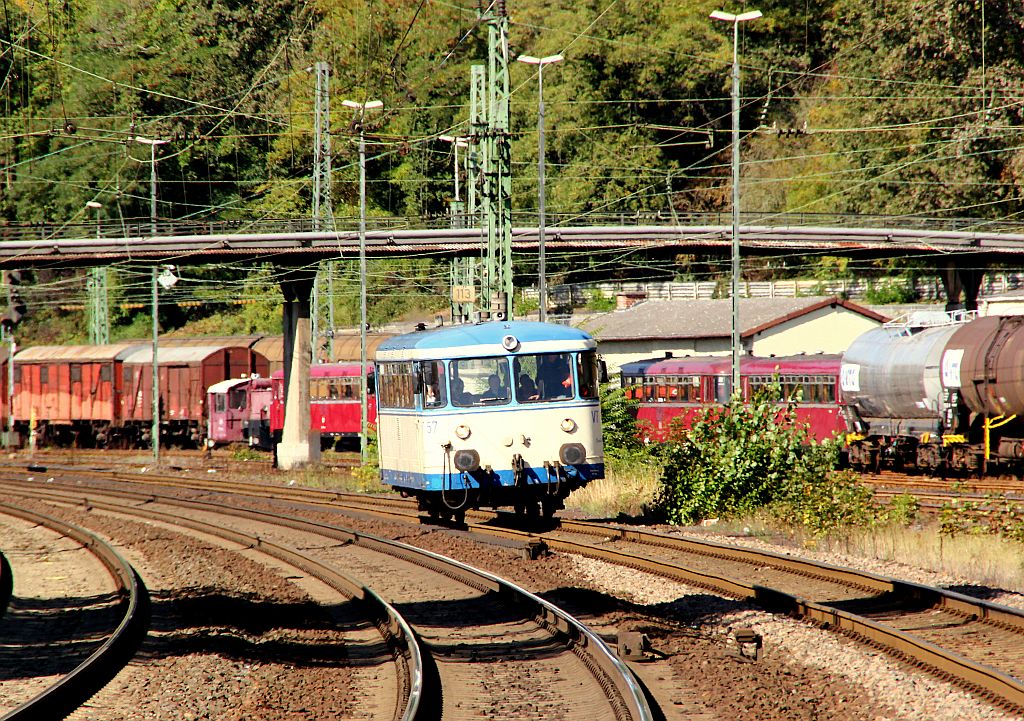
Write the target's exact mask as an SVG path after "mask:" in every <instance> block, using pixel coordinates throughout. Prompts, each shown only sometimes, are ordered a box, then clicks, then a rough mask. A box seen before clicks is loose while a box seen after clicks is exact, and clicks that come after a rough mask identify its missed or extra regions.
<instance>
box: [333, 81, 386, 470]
mask: <svg viewBox="0 0 1024 721" xmlns="http://www.w3.org/2000/svg"><path fill="white" fill-rule="evenodd" d="M341 104H342V105H344V106H345V107H346V108H355V109H356V110H358V111H359V369H360V373H359V389H360V394H359V395H360V398H359V446H360V449H359V458H360V461H361V462H362V464H363V465H366V460H367V452H366V430H367V426H368V418H367V415H368V410H367V406H366V393H367V387H366V135H365V133H364V131H363V116H364V115H365V114H366V111H367V110H373V109H375V108H383V107H384V103H383V102H381V101H380V100H368V101H366V102H364V103H357V102H356V101H354V100H342V101H341Z"/></svg>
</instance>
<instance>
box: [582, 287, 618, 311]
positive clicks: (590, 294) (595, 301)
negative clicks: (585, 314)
mask: <svg viewBox="0 0 1024 721" xmlns="http://www.w3.org/2000/svg"><path fill="white" fill-rule="evenodd" d="M587 308H588V309H589V310H592V311H596V312H598V313H605V312H607V311H610V310H615V299H614V298H609V297H607V296H606V295H605V294H604V293H602V292H601V291H600V290H599V289H597V288H592V289H590V290H588V291H587Z"/></svg>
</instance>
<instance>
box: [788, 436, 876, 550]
mask: <svg viewBox="0 0 1024 721" xmlns="http://www.w3.org/2000/svg"><path fill="white" fill-rule="evenodd" d="M830 445H831V444H830ZM819 448H821V449H825V448H826V447H825V445H822V446H819ZM794 480H795V482H794V483H793V484H792V485H791V486H790V488H789V490H788V493H787V494H786V498H785V500H784V501H783V502H781V503H779V504H778V505H776V507H775V509H774V511H775V515H776V516H777V517H778V518H780V519H781V520H784V521H788V522H790V523H792V522H797V523H800V524H802V525H803V526H804V527H805V528H807V530H809V531H810V532H811V533H812V534H813V535H815V536H827V535H829V534H831V533H835V532H836V531H842V530H845V529H848V528H852V527H854V526H866V525H870V524H871V523H873V522H874V521H875V519H876V510H875V507H874V504H873V503H872V492H871V489H870V488H868V487H867V486H865V485H864V484H863V483H861V482H860V480H859V479H858V477H857V474H856V473H853V472H852V471H831V470H828V469H827V468H825V467H824V466H823V465H822V464H820V463H813V464H810V465H808V466H806V467H804V468H803V469H802V472H797V473H796V474H795V477H794Z"/></svg>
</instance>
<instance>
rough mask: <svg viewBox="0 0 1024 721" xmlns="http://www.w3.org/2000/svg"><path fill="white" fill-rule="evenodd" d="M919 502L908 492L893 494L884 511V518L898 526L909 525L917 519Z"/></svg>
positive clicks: (919, 507)
mask: <svg viewBox="0 0 1024 721" xmlns="http://www.w3.org/2000/svg"><path fill="white" fill-rule="evenodd" d="M920 509H921V504H920V503H919V502H918V500H917V498H916V497H914V496H913V495H911V494H910V493H901V494H900V495H898V496H893V498H892V500H891V501H889V507H888V509H886V512H885V520H886V521H888V522H889V523H895V524H897V525H900V526H909V525H910V524H911V523H913V522H914V520H916V519H917V514H918V511H920Z"/></svg>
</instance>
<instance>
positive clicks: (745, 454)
mask: <svg viewBox="0 0 1024 721" xmlns="http://www.w3.org/2000/svg"><path fill="white" fill-rule="evenodd" d="M780 398H781V389H780V387H779V386H778V384H773V385H770V386H766V387H765V388H762V389H761V390H759V391H758V392H757V393H756V394H755V396H754V398H753V399H752V400H751V402H750V403H749V404H744V403H743V402H742V400H740V399H738V398H737V397H736V396H734V397H733V399H732V400H731V401H730V403H729V405H728V406H726V407H723V408H718V407H715V408H708V409H705V410H703V411H702V412H701V413H700V414H699V415H698V416H697V418H696V420H695V421H694V422H693V423H692V425H691V427H690V429H689V430H684V429H682V428H680V427H678V426H677V427H675V428H673V429H672V431H671V432H670V440H669V442H668V443H667V444H666V445H665V451H664V463H665V467H664V473H663V475H662V485H661V492H660V494H659V498H658V507H659V509H660V510H661V512H662V513H664V515H665V517H666V518H667V519H668V520H669V521H671V522H673V523H693V522H695V521H699V520H701V519H704V518H710V517H717V516H722V515H735V514H739V513H746V512H749V511H753V510H754V509H756V508H760V507H762V506H765V505H768V504H770V503H773V502H777V501H779V500H781V499H782V498H784V497H786V495H787V491H788V489H789V488H790V486H791V484H792V482H793V480H792V479H793V474H794V471H796V470H797V469H798V467H799V466H800V465H801V463H802V462H807V459H812V458H813V459H815V460H814V463H818V462H820V461H819V460H818V459H819V457H820V455H821V454H820V451H819V450H818V449H819V446H818V445H817V444H814V443H812V442H809V439H808V435H807V429H806V427H805V426H803V425H801V424H800V423H798V422H797V420H796V413H795V407H794V405H793V403H792V402H789V403H785V404H781V403H779V399H780ZM829 445H830V446H831V445H832V444H829ZM825 456H827V458H829V459H834V457H835V450H834V449H833V450H831V451H830V452H829V453H827V454H825ZM829 462H831V463H833V465H834V461H831V460H830V461H829ZM830 467H831V466H830Z"/></svg>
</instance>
